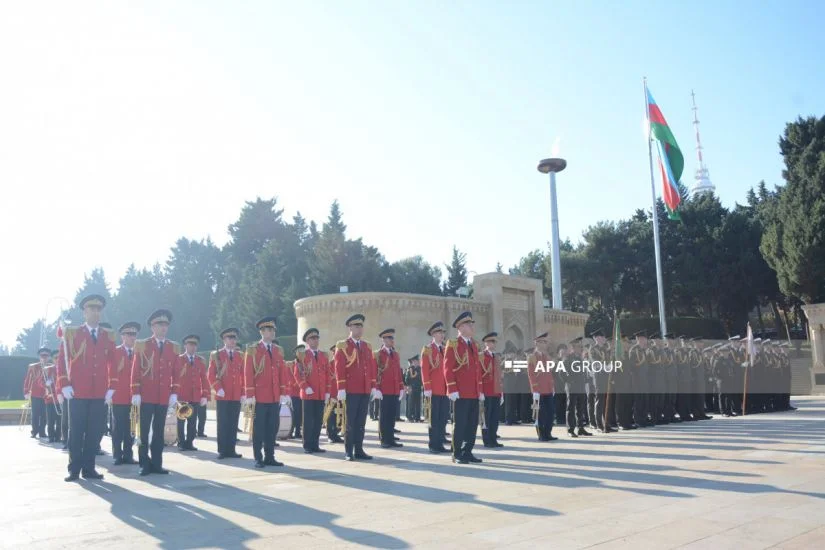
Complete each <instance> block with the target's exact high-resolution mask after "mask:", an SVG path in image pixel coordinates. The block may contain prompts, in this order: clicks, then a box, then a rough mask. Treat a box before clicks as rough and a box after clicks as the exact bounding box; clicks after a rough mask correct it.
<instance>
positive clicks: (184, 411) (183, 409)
mask: <svg viewBox="0 0 825 550" xmlns="http://www.w3.org/2000/svg"><path fill="white" fill-rule="evenodd" d="M193 412H194V409H192V405H190V404H189V403H187V402H185V401H184V402H180V401H178V402H177V403H176V404H175V417H177V419H178V420H187V419H188V418H189V417H190V416H192V413H193Z"/></svg>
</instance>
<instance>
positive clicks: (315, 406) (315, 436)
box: [302, 399, 332, 451]
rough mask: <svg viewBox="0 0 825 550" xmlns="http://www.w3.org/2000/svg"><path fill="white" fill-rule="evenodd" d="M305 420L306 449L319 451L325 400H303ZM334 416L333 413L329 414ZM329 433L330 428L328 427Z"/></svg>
mask: <svg viewBox="0 0 825 550" xmlns="http://www.w3.org/2000/svg"><path fill="white" fill-rule="evenodd" d="M303 407H304V410H303V415H302V418H303V421H304V439H303V443H304V450H306V451H317V450H318V448H319V447H318V440H319V439H320V437H321V421H322V420H323V419H324V402H323V401H321V400H313V399H304V400H303ZM329 416H330V418H332V415H329ZM327 433H329V428H327Z"/></svg>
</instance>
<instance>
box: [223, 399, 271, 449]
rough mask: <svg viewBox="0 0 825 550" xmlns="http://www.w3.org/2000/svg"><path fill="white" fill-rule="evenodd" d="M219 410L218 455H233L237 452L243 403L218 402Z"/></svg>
mask: <svg viewBox="0 0 825 550" xmlns="http://www.w3.org/2000/svg"><path fill="white" fill-rule="evenodd" d="M217 408H218V454H219V455H224V456H226V455H233V454H235V452H236V451H235V446H236V445H237V444H238V419H239V418H240V416H241V402H240V401H218V402H217ZM279 412H280V411H279ZM252 429H253V430H254V429H255V428H254V427H253V428H252ZM253 435H254V434H253Z"/></svg>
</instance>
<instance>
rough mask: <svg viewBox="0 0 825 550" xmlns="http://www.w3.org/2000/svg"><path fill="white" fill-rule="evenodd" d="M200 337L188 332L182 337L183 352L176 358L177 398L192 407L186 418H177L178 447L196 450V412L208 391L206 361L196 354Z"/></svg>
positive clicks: (203, 404) (185, 449)
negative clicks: (190, 413) (189, 414)
mask: <svg viewBox="0 0 825 550" xmlns="http://www.w3.org/2000/svg"><path fill="white" fill-rule="evenodd" d="M200 342H201V339H200V336H198V335H197V334H189V335H188V336H186V337H185V338H184V339H183V348H184V352H183V354H182V355H180V357H179V358H178V374H177V380H178V400H179V401H180V402H182V403H188V404H189V406H190V407H192V415H191V416H190V417H189V418H187V419H186V420H180V419H178V449H180V450H181V451H197V450H198V449H196V448H195V446H194V445H193V444H192V442H193V441H195V435H196V432H197V423H198V413H199V411H200V410H201V409H202V408H205V407H206V398H207V396H208V395H209V393H210V389H209V380H207V378H206V363H205V362H204V360H203V359H201V357H200V356H198V345H199V344H200Z"/></svg>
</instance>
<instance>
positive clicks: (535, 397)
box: [533, 391, 541, 401]
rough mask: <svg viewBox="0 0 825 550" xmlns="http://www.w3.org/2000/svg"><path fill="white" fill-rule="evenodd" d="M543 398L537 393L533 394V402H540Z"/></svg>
mask: <svg viewBox="0 0 825 550" xmlns="http://www.w3.org/2000/svg"><path fill="white" fill-rule="evenodd" d="M540 398H541V394H540V393H539V392H537V391H534V392H533V401H538V400H539V399H540Z"/></svg>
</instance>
